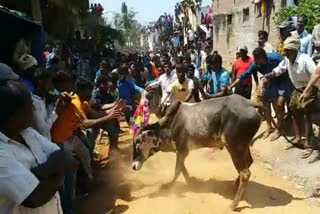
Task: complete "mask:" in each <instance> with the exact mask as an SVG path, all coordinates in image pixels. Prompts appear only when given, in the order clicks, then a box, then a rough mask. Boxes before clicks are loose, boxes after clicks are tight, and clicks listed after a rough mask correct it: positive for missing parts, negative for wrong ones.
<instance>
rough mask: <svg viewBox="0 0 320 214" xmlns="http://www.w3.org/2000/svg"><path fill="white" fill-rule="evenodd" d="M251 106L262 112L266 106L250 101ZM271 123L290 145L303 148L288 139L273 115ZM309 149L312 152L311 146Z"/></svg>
mask: <svg viewBox="0 0 320 214" xmlns="http://www.w3.org/2000/svg"><path fill="white" fill-rule="evenodd" d="M252 106H253V107H254V108H257V109H259V110H260V111H262V112H265V111H266V108H265V107H264V106H263V105H262V104H257V103H253V102H252ZM271 124H272V125H273V126H274V127H275V128H276V129H277V130H278V131H279V133H280V135H281V136H282V137H284V139H285V140H286V141H287V142H288V143H290V144H291V145H292V146H294V147H297V148H299V149H305V148H304V147H303V146H300V145H297V144H296V143H294V142H293V141H292V140H290V139H289V138H288V137H287V136H286V135H285V134H284V133H283V129H281V128H280V127H279V126H278V124H277V123H276V121H275V120H274V118H273V117H271ZM311 149H312V152H313V150H314V148H311ZM312 152H311V153H310V155H309V156H308V157H310V156H311V154H312ZM308 157H306V158H308Z"/></svg>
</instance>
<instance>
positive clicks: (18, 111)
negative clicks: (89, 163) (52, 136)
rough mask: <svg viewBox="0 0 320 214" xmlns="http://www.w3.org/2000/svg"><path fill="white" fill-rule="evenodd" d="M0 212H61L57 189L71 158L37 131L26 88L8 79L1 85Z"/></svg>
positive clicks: (69, 165)
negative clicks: (33, 125) (2, 103)
mask: <svg viewBox="0 0 320 214" xmlns="http://www.w3.org/2000/svg"><path fill="white" fill-rule="evenodd" d="M0 94H1V98H2V101H3V102H4V103H6V105H1V106H0V114H1V115H2V117H1V120H0V163H1V164H0V171H1V175H0V213H6V214H7V213H8V214H11V213H14V214H40V213H41V214H51V213H62V210H61V205H60V199H59V194H58V192H57V190H58V187H59V186H61V184H62V181H63V176H64V172H65V171H71V170H72V164H70V163H71V161H70V160H71V159H70V158H71V156H69V157H70V158H68V156H66V153H64V152H62V151H61V150H60V149H59V147H58V146H57V145H56V144H54V143H52V142H49V141H48V140H47V139H46V138H44V137H43V136H41V135H40V134H39V133H38V132H36V131H35V130H34V129H32V128H29V127H30V125H31V121H32V99H31V96H30V93H29V91H28V89H27V87H26V86H25V85H24V84H23V83H21V82H19V81H13V80H9V81H6V82H4V83H3V84H1V85H0Z"/></svg>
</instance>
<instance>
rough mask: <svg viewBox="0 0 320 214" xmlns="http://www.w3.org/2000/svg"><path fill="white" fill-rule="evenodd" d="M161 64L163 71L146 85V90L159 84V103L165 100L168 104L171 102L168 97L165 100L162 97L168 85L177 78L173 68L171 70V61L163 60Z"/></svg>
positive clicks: (164, 95)
mask: <svg viewBox="0 0 320 214" xmlns="http://www.w3.org/2000/svg"><path fill="white" fill-rule="evenodd" d="M163 65H164V72H165V73H164V74H162V75H161V76H160V77H159V79H158V80H157V81H156V82H154V83H152V84H150V85H148V86H147V88H146V90H147V91H149V90H150V89H155V88H157V87H159V86H160V87H161V91H162V98H161V103H162V102H165V103H166V104H170V103H171V102H172V100H171V99H170V97H169V98H168V99H167V100H166V101H165V100H164V99H165V97H166V94H167V90H168V88H169V86H170V85H171V84H172V83H173V82H174V81H175V80H176V79H177V75H176V72H175V70H172V67H171V63H170V62H169V61H166V62H164V64H163Z"/></svg>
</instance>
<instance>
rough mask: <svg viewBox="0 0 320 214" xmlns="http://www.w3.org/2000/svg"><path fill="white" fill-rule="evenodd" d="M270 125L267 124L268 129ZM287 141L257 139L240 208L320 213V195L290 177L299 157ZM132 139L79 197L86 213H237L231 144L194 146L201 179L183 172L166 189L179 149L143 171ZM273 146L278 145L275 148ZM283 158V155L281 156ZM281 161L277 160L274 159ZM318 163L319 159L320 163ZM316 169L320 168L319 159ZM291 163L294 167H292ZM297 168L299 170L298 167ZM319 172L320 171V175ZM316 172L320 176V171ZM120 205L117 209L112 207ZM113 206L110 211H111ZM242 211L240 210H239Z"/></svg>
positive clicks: (192, 162) (192, 164)
mask: <svg viewBox="0 0 320 214" xmlns="http://www.w3.org/2000/svg"><path fill="white" fill-rule="evenodd" d="M264 128H265V127H264V126H262V127H261V129H260V132H259V134H260V133H261V130H264ZM284 142H285V141H284V140H278V141H276V142H269V141H263V140H257V141H256V142H255V144H254V146H253V148H252V151H253V157H254V161H255V162H254V164H253V165H252V167H251V172H252V176H251V179H250V182H249V186H248V190H247V192H246V194H245V197H244V199H243V200H242V201H241V203H240V204H239V209H238V210H237V211H238V212H240V213H244V214H246V213H248V214H250V213H253V214H259V213H272V214H291V213H303V214H317V213H319V212H320V207H319V204H320V201H319V200H317V199H310V198H308V196H307V195H308V194H305V193H304V192H303V191H302V190H301V189H302V188H299V185H298V181H297V180H294V179H293V178H292V180H290V179H291V178H289V174H290V173H291V174H292V173H294V171H295V166H297V164H298V163H297V162H291V163H289V162H290V161H291V160H290V158H288V157H287V154H290V153H291V154H292V153H296V154H295V155H296V156H298V155H297V154H299V152H300V151H299V150H297V151H294V152H293V151H292V150H291V151H290V153H289V152H287V151H285V150H284V148H285V143H284ZM131 147H132V141H131V138H130V136H129V135H128V134H125V135H123V136H122V137H121V139H120V148H121V152H122V153H123V154H124V157H123V158H121V159H116V160H114V161H111V162H109V163H107V165H106V167H105V168H103V169H101V170H98V171H97V173H96V175H95V176H96V178H97V180H98V183H99V184H98V185H97V186H98V187H97V188H96V189H94V190H93V191H92V192H93V193H92V194H89V196H88V197H87V198H84V199H82V200H80V201H79V203H78V204H79V207H80V213H82V214H86V213H96V214H105V213H129V214H145V213H152V214H157V213H168V214H197V213H201V214H206V213H215V214H220V213H221V214H225V213H232V212H231V211H230V210H229V209H228V205H229V204H230V203H231V202H232V199H233V197H234V185H233V179H235V178H236V175H237V173H236V170H235V169H234V167H233V164H232V162H231V159H230V157H229V154H228V153H227V151H226V149H224V150H223V151H220V150H218V151H215V150H212V149H199V150H195V151H192V152H191V153H190V155H189V156H188V158H187V160H186V167H187V169H188V171H189V173H190V175H192V176H193V177H195V178H196V181H195V183H194V184H192V185H188V184H187V183H186V182H185V180H184V178H183V176H180V178H179V179H178V181H177V182H176V183H175V185H174V186H172V187H171V188H170V189H163V188H162V184H165V183H166V182H168V181H169V180H170V179H171V178H172V176H173V173H174V167H175V154H173V153H158V154H156V155H155V156H154V157H152V158H150V160H148V161H147V162H146V163H145V165H144V166H143V167H142V169H141V170H140V171H133V170H132V169H131V158H132V155H131V153H132V148H131ZM98 148H99V152H101V154H106V152H107V148H106V146H102V145H100V146H99V147H98ZM273 149H278V151H277V152H274V150H273ZM277 157H283V161H285V159H287V161H288V163H286V164H284V163H279V164H281V166H285V167H287V169H286V170H285V171H283V170H282V173H284V174H286V175H287V176H285V175H284V174H282V173H280V171H281V169H279V170H278V169H277V163H276V162H277V161H278V162H281V161H280V160H279V158H277ZM280 159H281V158H280ZM274 164H275V165H274ZM315 164H318V163H315ZM312 167H313V169H315V168H317V167H316V166H315V165H314V166H312ZM290 168H292V169H291V171H290ZM296 171H299V169H297V170H296ZM314 176H315V175H314ZM315 177H316V176H315ZM113 206H114V207H115V208H114V210H113V212H111V211H110V210H111V209H112V207H113ZM108 211H110V212H108ZM235 213H237V212H235Z"/></svg>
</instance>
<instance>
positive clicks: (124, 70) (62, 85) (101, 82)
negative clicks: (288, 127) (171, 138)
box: [0, 16, 320, 214]
mask: <svg viewBox="0 0 320 214" xmlns="http://www.w3.org/2000/svg"><path fill="white" fill-rule="evenodd" d="M166 20H167V21H168V20H169V19H168V16H167V17H166V16H164V17H162V22H161V23H163V22H166ZM305 24H306V19H305V17H303V16H301V17H298V18H297V26H295V25H294V23H292V22H290V21H287V22H284V23H282V24H281V25H280V26H279V33H280V38H281V41H280V42H279V46H278V48H277V49H275V48H273V47H272V45H271V44H270V43H268V33H267V32H265V31H259V33H258V35H257V41H258V42H257V47H256V48H255V50H254V51H253V53H252V55H253V57H250V56H249V53H248V48H247V47H246V46H245V45H244V46H242V47H241V48H240V49H239V52H238V53H237V56H236V57H237V59H236V60H235V62H234V64H233V67H232V70H231V71H228V70H227V69H225V68H224V67H223V59H222V56H221V55H220V54H219V53H218V51H216V50H213V48H212V47H213V45H212V38H208V40H207V41H206V42H202V41H200V40H197V39H194V40H190V39H189V41H188V43H187V44H185V45H184V46H182V45H181V46H180V44H179V45H178V46H175V45H174V48H175V50H174V51H171V52H165V51H161V52H154V53H145V54H138V53H135V54H120V53H116V52H115V51H114V50H113V49H108V50H105V51H101V53H102V52H105V53H102V54H101V55H100V56H98V57H96V56H94V52H95V51H91V53H90V51H89V52H88V50H91V49H92V48H90V47H91V45H90V44H91V42H90V39H89V38H88V39H85V40H80V35H79V34H77V36H76V40H75V43H74V47H73V48H72V49H74V50H73V51H72V52H73V53H76V54H73V55H72V54H71V55H72V57H69V58H68V57H67V58H65V57H64V53H65V52H67V51H66V50H65V47H64V45H63V44H62V43H61V42H60V41H55V42H54V43H53V46H52V48H51V47H50V46H48V48H47V49H46V52H45V54H44V55H45V58H46V65H45V66H40V65H39V64H38V62H37V60H36V59H35V58H34V57H33V56H31V55H29V54H24V55H22V56H20V57H19V60H18V62H16V65H17V66H15V67H13V68H10V67H9V66H7V65H5V64H0V82H1V84H0V98H1V100H3V102H4V103H5V104H3V105H1V106H0V114H1V119H0V159H1V160H0V162H1V164H0V169H1V173H2V176H1V177H0V192H1V194H0V195H1V196H0V198H1V200H0V212H1V213H25V212H27V213H29V211H30V213H36V212H37V211H39V212H40V211H41V213H62V210H63V212H64V213H66V214H69V213H75V207H74V200H75V196H76V195H79V194H87V193H88V189H89V188H90V185H91V184H92V181H93V180H94V176H93V174H92V168H91V164H92V158H93V150H94V147H95V142H96V139H97V138H98V136H99V134H100V131H101V130H103V131H105V132H106V133H107V134H108V138H109V143H110V155H109V157H110V158H112V157H115V156H117V155H120V154H119V152H118V140H119V134H120V133H121V132H123V131H122V130H121V127H120V122H121V121H123V122H126V123H127V124H128V125H129V126H130V125H131V124H132V118H133V115H134V113H135V111H136V109H137V107H138V106H139V100H140V97H141V95H143V96H146V97H147V98H149V99H151V98H153V97H154V96H160V97H161V102H160V103H161V104H160V105H159V108H158V109H159V112H158V113H159V114H158V115H161V114H162V115H163V114H164V113H165V110H166V109H167V107H168V106H169V105H170V104H171V103H172V102H173V101H174V100H178V101H181V102H192V103H197V102H202V101H203V100H206V99H213V98H217V97H221V96H228V95H230V94H232V93H235V94H238V95H240V96H243V97H245V98H247V99H251V95H252V94H254V98H256V101H257V102H261V103H262V105H263V106H264V107H265V109H266V111H265V112H264V118H265V120H266V123H267V130H266V131H265V135H264V137H265V138H267V137H269V136H270V135H271V134H272V133H273V134H272V136H271V140H276V139H278V138H279V137H280V136H281V134H282V133H283V132H282V130H283V128H284V118H285V115H286V112H287V113H288V114H287V115H289V116H290V117H292V119H293V124H294V127H295V139H294V144H296V146H298V147H300V148H305V149H308V148H310V147H311V146H312V143H311V136H312V118H311V116H312V114H313V113H314V112H315V111H316V110H317V109H318V108H317V101H318V89H317V87H318V86H320V85H319V81H318V80H319V79H320V64H318V66H316V63H315V61H316V60H317V59H318V57H319V47H320V45H319V44H320V30H319V29H320V27H319V26H320V24H319V25H317V26H316V27H315V30H314V32H313V34H312V35H311V34H309V33H308V32H307V31H306V30H305V29H304V27H305ZM179 41H180V40H179ZM78 42H80V43H81V44H82V45H77V44H78ZM83 42H85V43H83ZM83 44H87V46H88V50H84V51H81V50H78V51H77V49H79V48H80V47H81V48H83ZM180 47H181V48H180ZM94 50H96V49H94ZM69 56H70V55H69ZM97 61H100V63H95V62H97ZM70 64H72V65H73V66H71V67H73V68H74V70H75V71H74V72H71V71H70V66H69V65H70ZM258 73H260V74H261V75H262V78H261V81H259V75H258ZM261 75H260V76H261ZM252 77H253V79H254V81H255V83H256V89H255V90H254V91H253V84H252ZM233 88H234V89H233ZM271 106H272V107H273V109H274V111H275V114H276V118H277V122H276V124H273V123H272V121H273V118H272V108H271ZM275 128H276V129H275ZM302 130H304V131H305V134H304V135H305V137H306V139H305V140H303V138H302V136H303V132H302ZM307 153H308V154H304V155H307V156H308V155H309V153H310V150H307ZM31 210H32V211H31Z"/></svg>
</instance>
